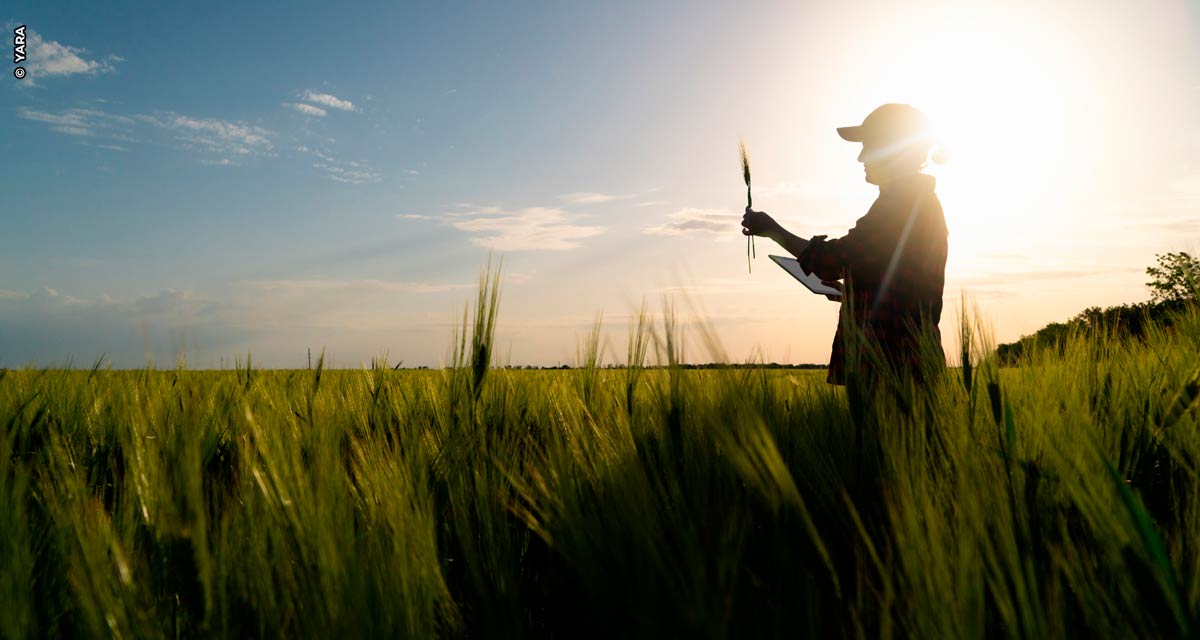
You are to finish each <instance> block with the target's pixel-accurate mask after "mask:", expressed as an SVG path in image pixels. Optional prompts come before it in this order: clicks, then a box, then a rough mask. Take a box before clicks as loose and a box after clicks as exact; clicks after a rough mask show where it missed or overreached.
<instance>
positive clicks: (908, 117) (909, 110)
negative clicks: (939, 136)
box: [837, 103, 933, 144]
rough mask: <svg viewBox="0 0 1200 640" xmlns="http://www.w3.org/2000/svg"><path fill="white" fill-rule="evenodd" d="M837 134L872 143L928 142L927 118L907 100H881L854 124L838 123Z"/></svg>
mask: <svg viewBox="0 0 1200 640" xmlns="http://www.w3.org/2000/svg"><path fill="white" fill-rule="evenodd" d="M837 132H838V135H840V136H841V137H842V139H843V140H848V141H850V142H863V141H865V140H870V141H871V142H875V143H883V144H891V143H896V142H901V141H904V142H913V143H918V142H932V140H933V138H932V136H931V133H930V130H929V118H927V117H926V116H925V114H924V113H922V112H921V110H920V109H917V108H916V107H913V106H912V105H908V104H895V103H889V104H885V105H883V106H881V107H879V108H877V109H875V110H874V111H872V112H871V113H870V114H868V115H867V117H866V118H865V119H864V120H863V122H862V124H860V125H858V126H856V127H838V130H837Z"/></svg>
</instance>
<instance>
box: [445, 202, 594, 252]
mask: <svg viewBox="0 0 1200 640" xmlns="http://www.w3.org/2000/svg"><path fill="white" fill-rule="evenodd" d="M457 215H458V216H460V217H471V218H472V219H470V220H462V221H458V222H455V223H453V224H454V226H455V228H457V229H460V230H462V231H468V232H472V233H484V234H486V235H485V236H483V237H476V238H472V239H471V241H472V242H473V243H475V244H477V245H479V246H482V247H488V248H490V249H493V250H496V251H565V250H568V249H574V248H576V247H578V246H579V242H578V240H581V239H583V238H589V237H592V236H596V235H599V234H601V233H604V232H605V231H606V229H605V228H604V227H585V226H580V225H575V224H571V223H570V222H569V220H568V217H567V214H566V212H564V211H563V210H561V209H555V208H548V207H530V208H527V209H522V210H520V211H516V212H500V211H493V210H491V208H489V209H488V210H481V211H477V212H458V214H457Z"/></svg>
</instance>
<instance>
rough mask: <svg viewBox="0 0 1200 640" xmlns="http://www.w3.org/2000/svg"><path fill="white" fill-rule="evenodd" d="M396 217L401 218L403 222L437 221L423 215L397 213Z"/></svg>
mask: <svg viewBox="0 0 1200 640" xmlns="http://www.w3.org/2000/svg"><path fill="white" fill-rule="evenodd" d="M396 217H397V218H400V219H402V220H436V219H437V218H435V217H433V216H427V215H425V214H422V213H397V214H396Z"/></svg>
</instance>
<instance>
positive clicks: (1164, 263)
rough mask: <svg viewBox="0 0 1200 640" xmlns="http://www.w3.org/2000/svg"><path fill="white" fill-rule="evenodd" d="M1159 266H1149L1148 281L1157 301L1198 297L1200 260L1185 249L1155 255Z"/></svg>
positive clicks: (1152, 294)
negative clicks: (1149, 278)
mask: <svg viewBox="0 0 1200 640" xmlns="http://www.w3.org/2000/svg"><path fill="white" fill-rule="evenodd" d="M1154 258H1155V260H1157V261H1158V266H1157V267H1147V268H1146V275H1148V276H1150V277H1151V280H1150V282H1147V283H1146V286H1147V287H1150V295H1151V297H1152V298H1153V299H1154V301H1155V302H1184V301H1187V300H1195V299H1197V291H1200V260H1197V259H1196V258H1193V257H1192V256H1190V255H1188V254H1187V252H1185V251H1180V252H1177V253H1168V254H1166V255H1159V254H1155V255H1154Z"/></svg>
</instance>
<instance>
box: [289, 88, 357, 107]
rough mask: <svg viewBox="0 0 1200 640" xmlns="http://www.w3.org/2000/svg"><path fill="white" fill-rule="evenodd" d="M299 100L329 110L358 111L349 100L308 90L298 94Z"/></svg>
mask: <svg viewBox="0 0 1200 640" xmlns="http://www.w3.org/2000/svg"><path fill="white" fill-rule="evenodd" d="M300 99H301V100H303V101H305V102H311V103H313V104H319V105H321V106H323V107H329V108H330V109H341V110H342V111H358V107H355V106H354V103H353V102H350V101H349V100H342V99H341V98H339V97H337V96H335V95H331V94H328V93H317V92H315V91H312V90H308V91H305V92H304V93H302V94H300Z"/></svg>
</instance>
